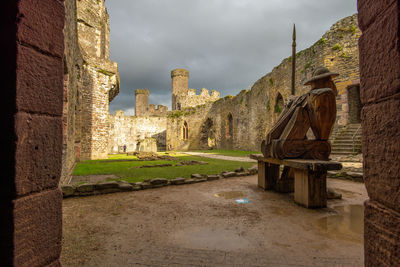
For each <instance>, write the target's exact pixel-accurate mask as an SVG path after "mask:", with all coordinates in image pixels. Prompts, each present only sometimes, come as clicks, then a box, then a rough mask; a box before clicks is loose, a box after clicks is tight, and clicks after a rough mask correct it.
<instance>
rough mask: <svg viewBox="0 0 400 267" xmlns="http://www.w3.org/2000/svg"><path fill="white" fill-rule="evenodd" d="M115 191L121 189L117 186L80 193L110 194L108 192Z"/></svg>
mask: <svg viewBox="0 0 400 267" xmlns="http://www.w3.org/2000/svg"><path fill="white" fill-rule="evenodd" d="M117 192H121V189H120V188H119V187H117V188H102V189H97V190H96V191H89V192H83V193H81V194H80V195H81V196H87V195H98V194H110V193H117Z"/></svg>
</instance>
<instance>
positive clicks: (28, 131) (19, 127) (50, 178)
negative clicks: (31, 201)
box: [0, 113, 62, 195]
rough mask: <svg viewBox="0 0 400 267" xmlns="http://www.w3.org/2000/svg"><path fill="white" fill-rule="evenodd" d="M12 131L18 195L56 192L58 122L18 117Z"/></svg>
mask: <svg viewBox="0 0 400 267" xmlns="http://www.w3.org/2000/svg"><path fill="white" fill-rule="evenodd" d="M15 129H16V130H15V131H16V136H17V143H16V152H15V159H16V161H17V162H18V165H16V168H15V174H16V176H15V187H16V193H17V195H26V194H29V193H31V192H38V191H41V190H44V189H49V188H57V187H58V181H59V179H60V173H61V155H62V129H61V118H58V117H51V116H46V115H32V114H27V113H18V114H17V115H15ZM2 190H4V189H3V188H1V189H0V192H1V191H2ZM7 193H8V192H5V193H4V195H6V194H7Z"/></svg>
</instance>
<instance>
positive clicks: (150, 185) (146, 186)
mask: <svg viewBox="0 0 400 267" xmlns="http://www.w3.org/2000/svg"><path fill="white" fill-rule="evenodd" d="M137 184H139V185H140V186H141V187H142V189H150V188H153V185H152V184H149V183H137Z"/></svg>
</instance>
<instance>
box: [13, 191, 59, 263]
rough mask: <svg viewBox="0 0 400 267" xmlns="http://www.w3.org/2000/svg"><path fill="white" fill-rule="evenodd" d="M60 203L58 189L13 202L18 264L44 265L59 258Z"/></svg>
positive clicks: (15, 257)
mask: <svg viewBox="0 0 400 267" xmlns="http://www.w3.org/2000/svg"><path fill="white" fill-rule="evenodd" d="M61 206H62V193H61V191H60V189H58V188H57V189H54V190H51V191H46V192H41V193H39V194H35V195H32V196H27V197H22V198H19V199H17V200H15V201H14V210H13V214H14V227H15V228H14V265H15V266H45V265H47V264H48V263H49V262H53V261H56V260H57V259H58V258H59V255H60V253H61V238H62V227H61V224H62V213H61Z"/></svg>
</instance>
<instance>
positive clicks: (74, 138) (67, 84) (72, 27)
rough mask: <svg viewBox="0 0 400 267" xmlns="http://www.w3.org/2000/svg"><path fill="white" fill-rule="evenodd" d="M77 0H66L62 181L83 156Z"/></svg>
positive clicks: (80, 57) (80, 59)
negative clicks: (81, 154) (81, 152)
mask: <svg viewBox="0 0 400 267" xmlns="http://www.w3.org/2000/svg"><path fill="white" fill-rule="evenodd" d="M76 20H77V17H76V1H75V0H73V1H65V26H64V37H65V39H64V42H65V50H64V94H63V157H62V159H63V162H62V164H63V168H62V174H61V180H60V182H61V183H64V182H65V181H66V180H67V179H68V177H70V175H71V174H72V171H73V169H74V167H75V162H76V160H79V159H80V149H81V144H80V140H81V119H80V115H81V114H80V111H81V108H82V107H81V104H82V88H81V87H82V84H81V78H82V67H83V58H82V55H81V51H80V49H79V45H78V36H77V23H76Z"/></svg>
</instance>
